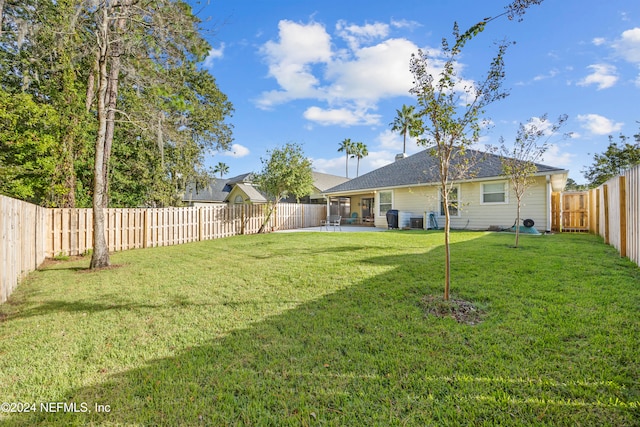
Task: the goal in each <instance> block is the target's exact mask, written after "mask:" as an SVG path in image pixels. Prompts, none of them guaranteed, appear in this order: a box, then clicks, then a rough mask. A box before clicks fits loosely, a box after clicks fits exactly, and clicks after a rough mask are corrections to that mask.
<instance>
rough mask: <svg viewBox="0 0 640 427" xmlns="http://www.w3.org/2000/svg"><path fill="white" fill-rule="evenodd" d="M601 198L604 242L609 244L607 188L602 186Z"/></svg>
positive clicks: (605, 185)
mask: <svg viewBox="0 0 640 427" xmlns="http://www.w3.org/2000/svg"><path fill="white" fill-rule="evenodd" d="M602 198H603V199H604V200H603V204H604V206H603V208H604V242H605V243H606V244H607V245H608V244H609V186H608V185H607V184H604V185H603V186H602Z"/></svg>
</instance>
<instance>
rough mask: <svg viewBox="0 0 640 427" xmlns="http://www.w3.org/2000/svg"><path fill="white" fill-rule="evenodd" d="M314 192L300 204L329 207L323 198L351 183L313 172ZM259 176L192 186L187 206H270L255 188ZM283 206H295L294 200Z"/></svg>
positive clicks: (186, 201) (333, 176)
mask: <svg viewBox="0 0 640 427" xmlns="http://www.w3.org/2000/svg"><path fill="white" fill-rule="evenodd" d="M311 174H312V176H313V186H314V189H313V191H312V192H311V194H309V195H307V196H305V197H303V198H302V199H301V200H300V203H314V204H315V203H327V200H326V198H325V197H324V195H323V194H322V193H323V192H324V191H325V190H327V189H329V188H330V187H334V186H336V185H339V184H342V183H344V182H346V181H348V179H347V178H344V177H341V176H336V175H329V174H326V173H320V172H312V173H311ZM254 180H255V175H254V174H252V173H245V174H242V175H238V176H235V177H233V178H228V179H222V178H216V179H212V180H210V181H209V183H208V185H207V186H206V187H204V188H196V186H195V185H189V186H188V187H187V190H186V191H185V194H184V197H183V202H185V203H187V204H188V205H189V206H203V205H207V204H211V203H266V202H267V197H266V195H265V194H264V193H262V192H261V191H260V189H259V188H258V187H256V186H255V185H254ZM282 202H285V203H286V202H289V203H295V202H296V200H295V199H293V198H289V199H285V200H282Z"/></svg>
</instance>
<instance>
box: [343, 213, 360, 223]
mask: <svg viewBox="0 0 640 427" xmlns="http://www.w3.org/2000/svg"><path fill="white" fill-rule="evenodd" d="M344 222H345V224H357V223H358V212H353V213H352V214H351V218H347V219H346V220H345V221H344Z"/></svg>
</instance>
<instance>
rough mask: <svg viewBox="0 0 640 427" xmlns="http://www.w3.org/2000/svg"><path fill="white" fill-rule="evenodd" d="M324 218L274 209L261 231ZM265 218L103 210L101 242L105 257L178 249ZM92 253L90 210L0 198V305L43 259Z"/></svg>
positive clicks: (257, 213)
mask: <svg viewBox="0 0 640 427" xmlns="http://www.w3.org/2000/svg"><path fill="white" fill-rule="evenodd" d="M326 212H327V208H326V206H325V205H318V204H314V205H302V204H293V203H280V204H278V205H277V206H276V209H275V212H274V213H273V215H272V216H271V218H270V219H269V222H268V223H267V231H272V230H287V229H294V228H304V227H313V226H318V225H320V220H321V219H324V218H325V217H326ZM266 214H267V206H266V205H244V204H243V205H224V204H220V205H212V206H206V207H197V208H157V209H155V208H154V209H105V237H106V239H107V246H108V248H109V251H110V252H115V251H123V250H127V249H134V248H149V247H156V246H169V245H179V244H182V243H188V242H195V241H200V240H210V239H217V238H221V237H229V236H234V235H237V234H254V233H257V232H258V230H259V229H260V226H261V225H262V223H263V221H264V219H265V216H266ZM92 247H93V212H92V210H91V209H47V208H43V207H40V206H36V205H33V204H30V203H26V202H23V201H20V200H16V199H12V198H10V197H6V196H2V195H0V303H3V302H5V301H6V300H7V298H8V297H9V295H10V294H11V293H12V292H13V290H14V289H15V288H16V287H17V286H18V282H19V281H20V280H21V279H22V278H23V277H24V276H26V275H27V273H29V272H30V271H33V270H35V269H36V268H38V266H40V264H42V262H43V261H44V260H45V258H47V257H49V258H52V257H55V256H58V255H82V254H85V253H87V252H88V251H89V250H90V249H92Z"/></svg>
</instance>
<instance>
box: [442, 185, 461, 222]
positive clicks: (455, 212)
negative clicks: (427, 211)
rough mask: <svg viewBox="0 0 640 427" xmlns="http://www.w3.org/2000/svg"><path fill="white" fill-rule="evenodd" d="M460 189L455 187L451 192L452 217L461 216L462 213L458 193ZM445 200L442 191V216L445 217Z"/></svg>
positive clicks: (450, 206) (450, 209)
mask: <svg viewBox="0 0 640 427" xmlns="http://www.w3.org/2000/svg"><path fill="white" fill-rule="evenodd" d="M458 189H459V187H453V188H452V189H451V190H450V191H449V215H451V216H459V215H460V211H459V210H458V203H459V200H458V195H459V194H460V193H459V191H458ZM444 214H445V212H444V200H443V197H442V191H441V192H440V216H444Z"/></svg>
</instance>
